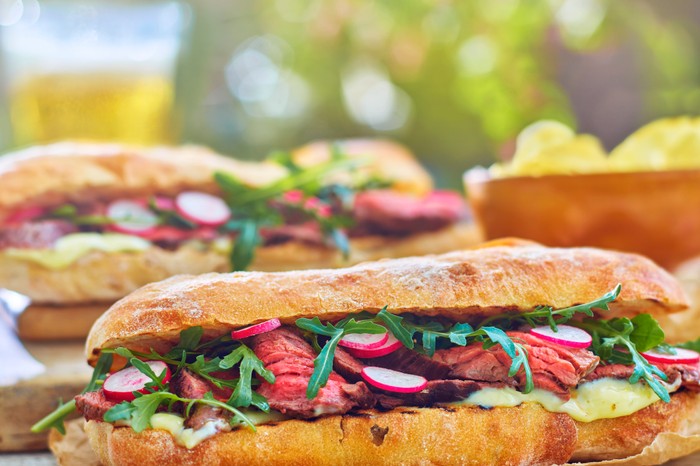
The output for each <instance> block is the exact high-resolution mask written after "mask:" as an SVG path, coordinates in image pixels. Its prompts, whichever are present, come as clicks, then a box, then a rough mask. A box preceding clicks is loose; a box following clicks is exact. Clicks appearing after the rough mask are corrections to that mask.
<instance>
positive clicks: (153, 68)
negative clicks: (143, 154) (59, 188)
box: [0, 0, 189, 146]
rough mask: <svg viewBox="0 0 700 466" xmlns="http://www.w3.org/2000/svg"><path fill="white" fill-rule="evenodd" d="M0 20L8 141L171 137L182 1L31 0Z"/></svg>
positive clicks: (154, 140)
mask: <svg viewBox="0 0 700 466" xmlns="http://www.w3.org/2000/svg"><path fill="white" fill-rule="evenodd" d="M24 7H25V8H24V11H23V14H22V17H21V18H20V19H19V20H18V21H17V22H16V23H15V24H12V25H6V26H3V27H0V34H1V36H0V40H1V41H2V56H3V63H2V68H3V74H4V78H5V83H6V93H7V94H6V102H7V106H8V108H9V116H10V125H11V129H12V138H13V143H14V144H13V145H15V146H23V145H28V144H34V143H43V142H50V141H55V140H61V139H83V140H111V141H121V142H127V143H137V144H155V143H168V142H172V141H173V140H174V139H176V137H177V135H176V131H175V130H174V124H173V106H174V98H175V91H174V75H175V68H176V63H177V57H178V54H179V51H180V47H181V42H182V35H183V33H184V30H185V26H186V20H187V18H188V15H189V9H188V8H187V6H186V5H185V4H182V3H179V2H159V3H143V4H135V3H121V4H117V3H109V2H91V1H78V2H68V1H66V2H43V1H42V2H38V1H36V0H24Z"/></svg>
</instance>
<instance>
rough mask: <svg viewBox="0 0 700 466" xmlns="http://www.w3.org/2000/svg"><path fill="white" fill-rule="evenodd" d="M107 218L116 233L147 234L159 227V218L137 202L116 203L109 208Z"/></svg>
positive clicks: (123, 201)
mask: <svg viewBox="0 0 700 466" xmlns="http://www.w3.org/2000/svg"><path fill="white" fill-rule="evenodd" d="M107 217H109V218H110V219H112V220H113V221H114V223H113V224H112V228H113V229H114V230H116V231H119V232H122V233H129V234H137V235H138V234H140V233H146V232H149V231H151V230H153V229H154V228H155V227H156V225H158V216H157V215H156V214H155V213H153V212H152V211H151V210H150V209H149V208H148V207H146V206H145V205H143V203H141V202H137V201H125V200H122V201H114V202H112V203H111V204H109V206H107Z"/></svg>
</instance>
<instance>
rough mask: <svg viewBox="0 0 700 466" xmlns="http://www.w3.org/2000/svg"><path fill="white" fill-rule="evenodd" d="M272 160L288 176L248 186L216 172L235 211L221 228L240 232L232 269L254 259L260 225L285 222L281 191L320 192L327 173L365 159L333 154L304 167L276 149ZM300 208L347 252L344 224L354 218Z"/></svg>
mask: <svg viewBox="0 0 700 466" xmlns="http://www.w3.org/2000/svg"><path fill="white" fill-rule="evenodd" d="M336 155H337V154H336ZM271 160H272V161H273V162H276V163H279V164H280V165H283V166H285V167H286V168H287V169H288V171H289V173H288V176H286V177H285V178H282V179H279V180H277V181H275V182H273V183H270V184H268V185H266V186H262V187H252V186H248V185H246V184H244V183H242V182H240V181H239V180H238V179H236V178H235V177H234V176H233V175H231V174H230V173H225V172H217V173H215V174H214V180H215V181H216V183H217V184H218V185H219V187H220V188H221V190H222V191H223V192H224V199H225V201H226V203H227V204H228V206H229V208H230V209H231V212H232V214H233V220H231V221H229V222H228V223H227V224H226V225H224V226H223V227H222V228H221V230H222V231H229V232H234V233H237V238H236V240H235V243H234V247H233V249H232V251H231V256H230V260H231V265H232V268H233V270H245V269H246V268H247V267H248V266H249V265H250V263H251V262H252V261H253V258H254V255H255V249H256V248H257V247H258V246H259V245H260V244H261V243H262V241H261V236H260V229H261V228H263V227H266V226H275V225H281V224H282V223H283V222H284V217H283V215H282V213H281V212H280V211H279V210H278V209H279V205H275V203H276V202H277V203H278V202H279V199H280V198H281V196H282V195H284V194H285V193H286V192H289V191H292V190H300V191H302V192H303V193H304V194H306V195H307V196H317V195H318V194H320V193H321V192H322V190H323V189H324V187H323V184H322V182H323V180H324V179H325V178H327V175H329V174H331V173H334V172H336V171H340V170H348V169H350V170H352V169H354V168H356V167H359V166H360V165H363V164H364V163H366V161H363V160H360V159H357V158H352V159H351V158H348V157H342V156H333V157H331V159H330V160H328V161H326V162H324V163H320V164H317V165H313V166H310V167H301V166H299V165H297V164H296V163H295V162H294V160H293V157H292V155H291V154H289V153H284V152H276V153H273V154H272V156H271ZM297 210H300V212H301V213H302V214H303V215H304V218H308V219H309V220H311V221H313V222H315V223H317V224H318V225H319V227H320V230H321V232H322V233H323V234H324V236H325V237H326V239H327V240H328V242H329V244H333V245H335V246H336V247H337V248H338V249H340V250H341V251H342V253H343V256H344V257H347V256H348V254H349V241H348V240H347V237H346V236H345V233H344V232H343V231H342V228H344V227H347V226H349V224H351V223H352V219H350V218H346V217H344V216H342V215H330V216H325V215H319V214H318V213H317V212H316V211H314V209H305V208H303V207H301V206H299V207H297Z"/></svg>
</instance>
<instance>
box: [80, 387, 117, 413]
mask: <svg viewBox="0 0 700 466" xmlns="http://www.w3.org/2000/svg"><path fill="white" fill-rule="evenodd" d="M117 404H118V403H117V402H116V401H111V400H108V399H107V398H106V397H105V392H104V390H102V389H99V390H98V391H96V392H87V393H83V394H81V395H78V396H76V397H75V406H76V407H77V408H78V411H80V412H81V413H83V416H85V419H86V420H88V421H104V417H105V413H106V412H107V411H109V410H110V409H112V408H113V407H115V406H116V405H117Z"/></svg>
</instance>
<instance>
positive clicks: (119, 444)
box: [86, 403, 576, 466]
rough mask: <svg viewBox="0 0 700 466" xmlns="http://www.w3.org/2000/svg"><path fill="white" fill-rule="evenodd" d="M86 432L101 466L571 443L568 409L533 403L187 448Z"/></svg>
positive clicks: (441, 458) (545, 459)
mask: <svg viewBox="0 0 700 466" xmlns="http://www.w3.org/2000/svg"><path fill="white" fill-rule="evenodd" d="M384 429H388V430H386V431H385V430H384ZM86 432H87V434H88V437H89V439H90V444H91V445H92V448H93V449H94V450H95V452H96V453H97V455H98V457H99V458H100V460H101V461H102V463H103V464H104V465H105V466H126V465H142V466H150V465H153V466H163V465H168V464H178V465H183V466H199V465H212V466H214V465H218V466H225V465H248V464H270V465H305V466H313V465H352V464H377V465H381V464H387V465H389V464H404V465H412V464H421V465H433V464H434V465H438V464H462V465H474V466H476V465H511V466H516V465H523V466H524V465H551V464H558V463H563V462H565V461H566V460H567V459H568V458H569V457H570V456H571V454H572V452H573V450H574V445H575V443H576V428H575V426H574V423H573V421H572V420H571V418H570V417H569V416H568V415H565V414H555V413H549V412H547V411H545V410H544V409H543V408H541V407H540V406H539V405H535V404H530V403H526V404H523V405H521V406H519V407H517V408H494V409H490V410H486V409H482V408H478V407H466V406H464V407H455V408H450V409H447V410H446V409H440V408H399V409H395V410H392V411H389V412H386V413H380V412H376V411H366V412H361V413H358V414H355V415H344V416H328V417H324V418H319V419H316V420H314V421H301V420H288V421H282V422H279V423H277V424H269V425H262V426H258V431H257V433H254V432H251V431H249V430H245V429H239V430H236V431H233V432H229V433H223V434H217V435H216V436H214V437H212V438H210V439H207V440H205V441H204V442H202V443H201V444H199V445H198V446H197V447H195V448H194V449H192V450H189V451H188V450H186V449H185V448H183V447H181V446H178V445H177V444H176V443H175V442H174V440H173V437H172V436H171V435H170V434H169V433H168V432H165V431H160V430H146V431H144V432H142V433H140V434H137V433H135V432H134V431H133V430H132V429H131V428H128V427H113V426H112V425H111V424H108V423H104V422H95V421H90V422H88V423H87V425H86ZM545 436H546V438H547V441H546V442H543V441H542V439H543V438H544V437H545Z"/></svg>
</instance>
